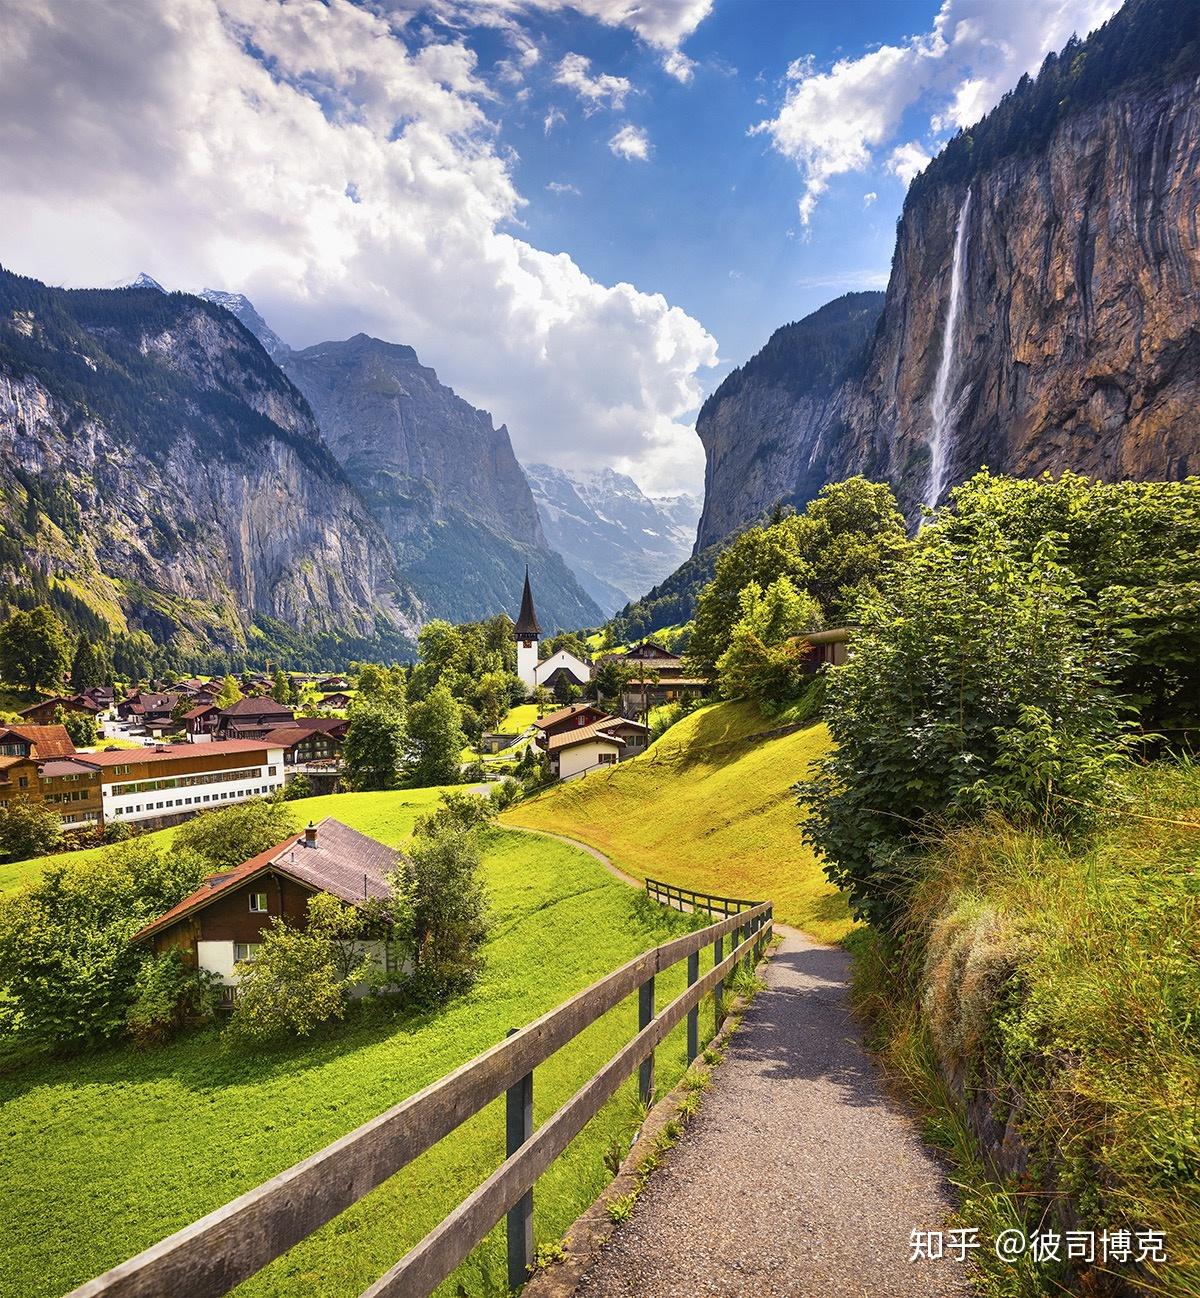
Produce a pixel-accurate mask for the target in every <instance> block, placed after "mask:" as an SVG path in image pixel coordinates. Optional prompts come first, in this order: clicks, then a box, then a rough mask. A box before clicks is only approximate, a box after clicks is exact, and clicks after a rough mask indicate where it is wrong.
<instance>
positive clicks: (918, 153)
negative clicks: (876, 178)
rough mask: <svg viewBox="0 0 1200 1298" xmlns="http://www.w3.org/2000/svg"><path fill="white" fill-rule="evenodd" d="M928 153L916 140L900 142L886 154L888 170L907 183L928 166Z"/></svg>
mask: <svg viewBox="0 0 1200 1298" xmlns="http://www.w3.org/2000/svg"><path fill="white" fill-rule="evenodd" d="M929 157H930V155H929V153H928V152H927V151H926V150H925V149H923V148H921V146H920V145H919V144H918V143H917V142H916V140H909V142H908V143H907V144H900V145H897V146H896V148H894V149H893V150H892V151H891V153H890V154H889V155H888V160H887V167H888V170H889V171H890V172H891V173H892V174H893V175H896V176H899V177H900V179H901V180H902V181H903V182H904V183H905V184H906V185H907V184H909V183H910V182H911V180H912V178H913V177H914V176H915V175H917V174H918V173H919V172H922V171H924V170H925V168H926V167H927V166H929Z"/></svg>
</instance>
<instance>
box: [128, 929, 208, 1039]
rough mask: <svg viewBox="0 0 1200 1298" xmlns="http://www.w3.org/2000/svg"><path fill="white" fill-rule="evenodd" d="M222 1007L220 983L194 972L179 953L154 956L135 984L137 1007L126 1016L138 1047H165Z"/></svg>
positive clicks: (134, 992)
mask: <svg viewBox="0 0 1200 1298" xmlns="http://www.w3.org/2000/svg"><path fill="white" fill-rule="evenodd" d="M220 1003H221V988H220V979H219V978H218V977H217V976H216V975H215V974H211V973H209V972H207V971H206V970H203V969H191V968H189V967H188V966H187V965H186V964H185V963H184V959H183V955H182V953H181V952H179V951H167V952H165V953H164V954H163V955H160V956H151V957H150V958H149V959H147V960H145V961H144V962H143V963H142V966H141V968H140V969H139V970H138V972H137V976H136V977H135V979H134V983H133V1003H132V1004H131V1005H130V1007H129V1011H128V1013H127V1014H126V1016H125V1026H126V1028H127V1029H128V1032H129V1035H130V1036H131V1037H132V1038H133V1039H134V1041H135V1042H137V1043H138V1045H141V1046H153V1045H162V1044H163V1043H164V1042H166V1041H169V1040H170V1039H171V1038H172V1037H173V1036H175V1035H176V1034H177V1033H178V1032H180V1031H182V1030H183V1029H184V1028H187V1027H192V1026H194V1025H196V1024H198V1023H203V1022H210V1021H211V1020H212V1019H213V1018H214V1017H215V1015H216V1012H217V1009H218V1008H219V1006H220Z"/></svg>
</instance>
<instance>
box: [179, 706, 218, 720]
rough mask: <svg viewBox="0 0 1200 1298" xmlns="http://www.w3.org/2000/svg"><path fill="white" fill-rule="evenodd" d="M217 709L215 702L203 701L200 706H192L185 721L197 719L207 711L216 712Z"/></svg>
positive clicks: (185, 715) (184, 715)
mask: <svg viewBox="0 0 1200 1298" xmlns="http://www.w3.org/2000/svg"><path fill="white" fill-rule="evenodd" d="M217 710H218V709H217V705H216V704H215V703H201V704H200V706H199V707H198V708H191V709H189V710H188V711H187V712H185V713H184V714H183V719H184V720H185V721H195V720H196V719H197V718H199V717H202V716H204V714H205V713H206V712H216V711H217Z"/></svg>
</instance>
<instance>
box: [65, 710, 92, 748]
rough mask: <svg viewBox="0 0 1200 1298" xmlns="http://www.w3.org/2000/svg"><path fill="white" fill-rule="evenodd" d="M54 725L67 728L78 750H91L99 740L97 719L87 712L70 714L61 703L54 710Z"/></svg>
mask: <svg viewBox="0 0 1200 1298" xmlns="http://www.w3.org/2000/svg"><path fill="white" fill-rule="evenodd" d="M54 723H55V725H59V726H62V727H64V728H65V730H66V732H67V734H68V735H70V736H71V742H72V743H73V744H74V745H75V747H76V748H91V747H92V746H93V745H94V744H95V743H96V742H97V740H98V739H99V734H98V732H97V726H96V718H95V717H93V716H92V715H91V714H90V713H87V712H74V711H72V712H68V711H67V709H66V708H64V707H63V705H62V704H61V703H60V704H59V705H58V707H56V708H55V709H54Z"/></svg>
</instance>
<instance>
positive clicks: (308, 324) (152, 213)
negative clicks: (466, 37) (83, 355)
mask: <svg viewBox="0 0 1200 1298" xmlns="http://www.w3.org/2000/svg"><path fill="white" fill-rule="evenodd" d="M404 34H405V31H404V27H403V23H402V22H401V20H400V19H399V18H398V17H397V15H396V14H395V13H391V12H389V13H387V14H386V15H385V14H384V13H383V12H382V11H380V12H376V11H374V10H367V9H362V8H359V7H357V6H355V5H352V4H350V3H347V2H346V0H329V3H322V0H297V2H296V3H292V4H288V5H278V4H271V5H264V4H262V3H261V0H222V3H221V5H220V6H219V7H218V6H217V5H214V4H212V3H211V0H174V3H172V4H171V5H170V6H166V5H162V4H161V3H159V0H91V2H90V3H88V4H86V5H78V4H75V3H72V0H9V3H8V4H7V6H6V9H5V40H4V42H3V44H2V45H0V121H3V122H4V123H5V127H4V130H3V132H0V166H2V167H3V172H4V175H5V177H6V180H5V184H4V186H3V189H2V191H0V226H2V227H3V229H4V230H5V232H6V237H5V248H4V261H5V264H6V265H9V266H11V267H13V268H14V269H18V270H21V271H24V272H25V273H28V274H33V275H37V276H39V277H40V278H43V279H47V280H49V281H51V282H54V283H73V284H98V283H106V282H112V281H114V280H117V279H119V278H121V277H122V276H126V275H128V274H130V273H132V272H133V271H136V270H138V269H145V270H147V271H149V272H150V273H151V274H153V275H154V276H155V278H157V279H158V280H160V281H161V282H162V283H164V284H165V285H167V286H168V287H179V288H191V289H199V288H200V287H202V286H204V285H214V286H218V287H225V288H228V289H231V290H240V291H242V292H245V293H247V294H248V295H249V296H250V297H251V298H252V299H253V300H254V301H255V303H256V305H257V306H258V307H259V309H260V310H261V311H262V313H263V314H264V315H265V316H266V317H267V319H268V320H269V321H271V323H272V324H273V326H274V327H275V328H276V330H277V331H278V332H279V333H281V334H282V335H283V336H284V337H285V338H287V340H288V341H289V342H291V343H293V344H295V345H304V344H308V343H312V342H316V341H319V340H321V339H323V338H330V337H346V336H348V335H349V334H352V333H354V332H356V331H358V330H360V329H361V330H364V331H366V332H369V333H373V334H377V335H378V336H380V337H383V338H389V339H393V340H396V341H401V342H407V343H411V344H413V345H414V346H415V347H416V348H417V349H418V352H419V354H420V355H421V358H422V360H423V361H425V363H426V364H431V365H434V366H436V367H437V369H438V371H439V373H440V374H441V376H442V377H443V378H444V379H445V380H446V381H447V382H449V383H452V384H453V385H454V386H455V387H456V388H457V389H458V390H459V391H460V392H462V393H463V395H464V396H466V397H467V398H468V399H469V400H471V401H473V402H474V403H475V404H477V405H481V406H483V407H485V408H488V409H490V410H492V411H493V412H494V413H495V415H496V416H497V418H498V419H503V420H505V421H506V422H507V423H508V425H509V428H510V430H511V432H512V435H513V440H514V443H515V444H516V446H517V450H518V454H524V455H525V456H526V457H528V458H545V456H546V454H547V453H548V452H550V451H551V450H553V451H554V452H561V454H560V455H559V456H558V458H560V459H562V460H564V461H574V462H577V463H579V464H592V465H598V464H603V463H624V464H626V465H637V464H640V463H642V462H643V461H644V462H645V464H646V465H647V467H648V468H649V470H650V477H649V481H650V484H651V485H652V486H655V487H659V488H667V487H670V486H671V485H672V481H674V482H675V483H676V484H678V483H680V482H684V483H686V482H691V481H694V480H695V476H696V474H697V471H698V469H699V462H700V453H699V448H698V444H697V443H696V440H695V437H694V435H693V434H692V432H691V429H690V426H689V425H687V424H684V423H682V422H681V419H682V418H683V417H685V416H686V414H687V413H688V412H690V411H692V410H694V409H695V408H696V406H697V405H698V404H699V400H700V396H701V391H700V382H699V379H698V374H699V372H700V371H701V370H702V369H703V368H704V367H706V366H710V365H712V364H713V363H714V362H715V361H716V356H717V350H716V343H715V342H714V340H713V339H712V338H711V337H710V336H709V334H708V333H707V332H706V331H705V330H704V329H703V327H702V326H701V325H700V324H699V323H698V322H697V321H696V320H694V319H692V318H691V317H690V316H688V315H687V314H686V313H685V312H683V311H682V310H680V309H679V308H677V307H672V306H671V305H670V303H669V302H667V301H666V299H665V298H664V297H662V296H661V295H660V294H653V293H643V292H639V291H638V290H637V289H636V288H634V287H633V286H632V285H629V284H616V285H605V284H601V283H598V282H597V281H596V280H594V279H592V278H590V277H589V276H588V275H586V274H585V273H584V272H583V271H582V270H581V269H580V267H579V266H577V265H576V264H575V262H574V261H573V260H572V259H571V258H570V257H569V256H567V255H566V254H565V253H555V252H549V251H544V250H542V249H539V248H535V247H533V246H531V245H530V244H529V243H528V242H525V241H524V240H522V239H519V238H517V237H515V236H514V235H512V234H511V233H509V232H508V230H509V229H511V223H512V222H513V221H514V220H515V219H516V218H517V217H518V215H519V212H520V209H521V206H522V204H523V199H522V198H521V196H520V194H519V193H518V192H517V190H516V187H515V185H514V182H513V178H512V175H511V172H510V165H511V158H510V155H509V154H508V153H507V152H501V151H500V150H499V148H498V145H497V141H496V132H495V128H494V125H493V123H492V122H491V121H489V119H488V117H487V115H486V112H485V109H486V106H487V105H488V103H489V102H490V94H489V91H488V90H487V88H486V86H484V85H483V84H482V83H481V81H480V79H479V76H478V73H477V69H476V64H475V58H474V55H473V54H472V52H471V51H470V50H469V49H468V48H467V47H466V46H465V45H464V44H463V43H462V42H460V41H458V40H456V39H453V38H450V39H436V38H434V43H429V44H425V45H424V46H423V47H422V48H417V47H416V46H417V42H415V41H414V42H413V48H409V46H408V44H406V42H405V40H404V39H402V37H403V35H404ZM425 39H427V40H428V39H430V38H428V37H426V38H425ZM62 86H70V87H71V93H70V94H69V95H68V94H63V93H61V91H60V89H59V88H60V87H62ZM351 195H354V196H355V197H356V199H357V201H355V197H351ZM672 457H675V458H676V459H677V460H678V463H676V466H675V468H674V469H673V470H671V469H670V467H669V466H670V465H671V463H672V462H673V460H672ZM670 474H673V475H674V476H673V478H672V477H671V476H669V475H670ZM656 475H657V476H656Z"/></svg>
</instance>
